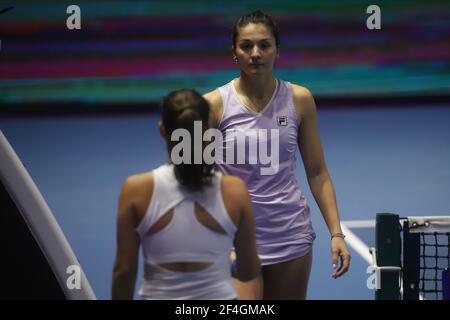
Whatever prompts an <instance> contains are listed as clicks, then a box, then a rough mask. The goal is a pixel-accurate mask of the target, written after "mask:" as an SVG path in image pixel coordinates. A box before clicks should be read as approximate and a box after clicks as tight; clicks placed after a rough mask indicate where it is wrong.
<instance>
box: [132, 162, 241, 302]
mask: <svg viewBox="0 0 450 320" xmlns="http://www.w3.org/2000/svg"><path fill="white" fill-rule="evenodd" d="M153 176H154V189H153V195H152V199H151V201H150V204H149V207H148V209H147V212H146V214H145V216H144V218H143V219H142V221H141V223H140V224H139V226H138V227H137V228H136V231H137V232H138V234H139V237H140V239H141V243H142V249H143V254H144V259H145V261H144V279H143V282H142V286H141V288H140V290H139V294H140V295H141V297H142V298H144V299H234V298H236V296H237V295H236V290H235V288H234V286H233V283H232V278H231V273H230V261H229V254H230V251H231V249H232V246H233V240H234V236H235V233H236V230H237V228H236V226H235V225H234V223H233V221H232V220H231V218H230V216H229V215H228V212H227V211H226V209H225V206H224V203H223V199H222V193H221V188H220V185H221V177H222V175H221V174H220V173H218V172H216V173H214V176H213V178H212V183H211V185H208V186H206V187H205V188H204V190H203V191H201V192H193V191H190V190H189V189H187V188H186V187H184V186H182V185H181V184H180V183H179V182H178V180H177V179H176V178H175V173H174V166H173V165H169V164H165V165H162V166H160V167H159V168H157V169H156V170H153ZM195 203H198V204H199V205H200V206H201V207H203V208H204V209H205V210H206V211H207V212H208V213H209V214H210V215H211V216H212V217H213V218H214V219H215V220H216V221H217V223H218V224H219V225H220V226H221V227H222V228H223V230H225V232H226V234H223V233H218V232H214V231H212V230H210V229H209V228H207V227H205V226H203V225H202V224H200V222H198V220H197V218H196V216H195V211H194V206H195ZM171 209H173V216H172V219H171V221H170V222H169V224H167V225H166V226H165V227H164V228H163V229H161V230H159V231H158V232H156V233H153V234H150V235H149V234H147V232H148V230H149V229H150V228H151V227H152V226H153V225H154V224H155V223H156V222H157V221H158V220H159V219H160V218H161V217H162V216H164V214H166V213H167V212H168V211H169V210H171ZM174 262H209V263H211V265H210V266H209V267H207V268H205V269H203V270H200V271H194V272H177V271H171V270H168V269H165V268H163V267H160V266H159V264H162V263H174Z"/></svg>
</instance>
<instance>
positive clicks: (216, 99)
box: [203, 90, 223, 128]
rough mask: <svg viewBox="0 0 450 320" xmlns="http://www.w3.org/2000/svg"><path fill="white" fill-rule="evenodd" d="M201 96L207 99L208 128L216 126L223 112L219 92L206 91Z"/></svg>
mask: <svg viewBox="0 0 450 320" xmlns="http://www.w3.org/2000/svg"><path fill="white" fill-rule="evenodd" d="M203 97H204V98H205V99H206V101H208V103H209V107H210V110H211V113H210V123H209V126H210V128H218V127H219V124H220V120H221V119H222V114H223V103H222V97H221V95H220V92H219V90H214V91H211V92H208V93H206V94H205V95H203Z"/></svg>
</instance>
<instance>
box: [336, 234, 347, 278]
mask: <svg viewBox="0 0 450 320" xmlns="http://www.w3.org/2000/svg"><path fill="white" fill-rule="evenodd" d="M331 253H332V255H333V256H332V259H333V270H334V271H333V273H332V277H333V278H335V279H336V278H339V277H340V276H342V275H343V274H344V273H346V272H347V271H348V268H349V267H350V253H349V252H348V249H347V246H346V244H345V241H344V239H343V238H340V237H333V239H331ZM339 258H340V259H339ZM338 260H340V265H339V268H338ZM336 268H337V269H336Z"/></svg>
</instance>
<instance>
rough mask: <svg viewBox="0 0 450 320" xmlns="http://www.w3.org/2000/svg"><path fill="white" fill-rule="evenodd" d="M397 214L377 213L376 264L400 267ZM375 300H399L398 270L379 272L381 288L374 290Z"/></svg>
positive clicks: (398, 221)
mask: <svg viewBox="0 0 450 320" xmlns="http://www.w3.org/2000/svg"><path fill="white" fill-rule="evenodd" d="M400 229H401V228H400V220H399V216H398V215H396V214H392V213H377V218H376V230H375V246H376V249H377V251H376V254H377V261H378V266H380V267H383V266H389V267H400V266H401V265H400V255H401V240H400ZM375 299H376V300H399V299H400V281H399V271H389V272H386V271H385V272H381V288H380V289H378V290H376V291H375Z"/></svg>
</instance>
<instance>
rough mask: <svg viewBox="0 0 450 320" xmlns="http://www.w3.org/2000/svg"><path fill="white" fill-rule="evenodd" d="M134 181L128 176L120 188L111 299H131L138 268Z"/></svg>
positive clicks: (138, 242)
mask: <svg viewBox="0 0 450 320" xmlns="http://www.w3.org/2000/svg"><path fill="white" fill-rule="evenodd" d="M133 189H134V182H133V179H132V178H128V179H127V180H126V181H125V182H124V184H123V186H122V189H121V192H120V198H119V209H118V215H117V252H116V261H115V264H114V270H113V283H112V299H114V300H115V299H133V295H134V288H135V283H136V273H137V269H138V255H139V244H140V240H139V236H138V234H137V232H136V230H135V229H136V226H137V219H136V212H135V205H134V201H133V200H134V199H133V197H134V195H135V193H134V192H133Z"/></svg>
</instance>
